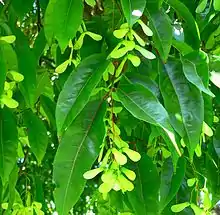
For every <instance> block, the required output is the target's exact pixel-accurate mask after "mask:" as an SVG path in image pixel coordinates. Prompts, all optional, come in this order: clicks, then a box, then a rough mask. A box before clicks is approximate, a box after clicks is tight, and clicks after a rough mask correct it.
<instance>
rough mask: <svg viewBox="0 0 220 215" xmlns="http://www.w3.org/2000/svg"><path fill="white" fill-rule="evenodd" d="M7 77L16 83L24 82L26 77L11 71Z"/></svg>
mask: <svg viewBox="0 0 220 215" xmlns="http://www.w3.org/2000/svg"><path fill="white" fill-rule="evenodd" d="M7 76H9V77H10V78H11V79H12V80H14V81H16V82H21V81H23V80H24V76H23V75H22V74H20V73H18V72H16V71H9V72H8V73H7Z"/></svg>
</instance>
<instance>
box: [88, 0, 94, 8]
mask: <svg viewBox="0 0 220 215" xmlns="http://www.w3.org/2000/svg"><path fill="white" fill-rule="evenodd" d="M85 2H86V4H88V5H89V6H91V7H94V6H95V5H96V1H95V0H85Z"/></svg>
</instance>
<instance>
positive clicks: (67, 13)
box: [44, 0, 83, 51]
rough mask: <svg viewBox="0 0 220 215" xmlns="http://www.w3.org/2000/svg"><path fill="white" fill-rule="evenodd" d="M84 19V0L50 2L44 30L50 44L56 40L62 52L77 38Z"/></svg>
mask: <svg viewBox="0 0 220 215" xmlns="http://www.w3.org/2000/svg"><path fill="white" fill-rule="evenodd" d="M82 17H83V1H82V0H71V1H69V0H62V1H60V0H50V1H49V4H48V6H47V10H46V13H45V24H44V26H45V27H44V30H45V35H46V38H47V40H48V41H49V43H51V42H52V39H53V38H56V39H57V41H58V43H59V46H60V48H61V50H62V51H64V50H65V49H66V47H67V46H68V44H69V41H70V40H72V39H73V38H74V37H75V36H76V32H77V30H78V28H79V27H80V25H81V22H82Z"/></svg>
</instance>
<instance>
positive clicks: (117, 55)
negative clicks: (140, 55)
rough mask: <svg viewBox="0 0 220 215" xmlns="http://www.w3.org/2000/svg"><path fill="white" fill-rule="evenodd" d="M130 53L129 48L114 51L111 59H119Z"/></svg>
mask: <svg viewBox="0 0 220 215" xmlns="http://www.w3.org/2000/svg"><path fill="white" fill-rule="evenodd" d="M128 51H129V50H128V48H127V47H123V48H120V49H117V50H114V51H112V52H111V54H110V57H111V58H115V59H118V58H121V57H123V56H124V55H125V54H127V53H128Z"/></svg>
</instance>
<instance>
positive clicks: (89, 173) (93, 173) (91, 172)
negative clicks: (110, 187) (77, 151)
mask: <svg viewBox="0 0 220 215" xmlns="http://www.w3.org/2000/svg"><path fill="white" fill-rule="evenodd" d="M102 171H103V169H101V168H97V169H92V170H89V171H87V172H85V173H84V174H83V177H84V178H85V179H87V180H88V179H92V178H95V177H96V176H97V175H98V174H99V173H100V172H102Z"/></svg>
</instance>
